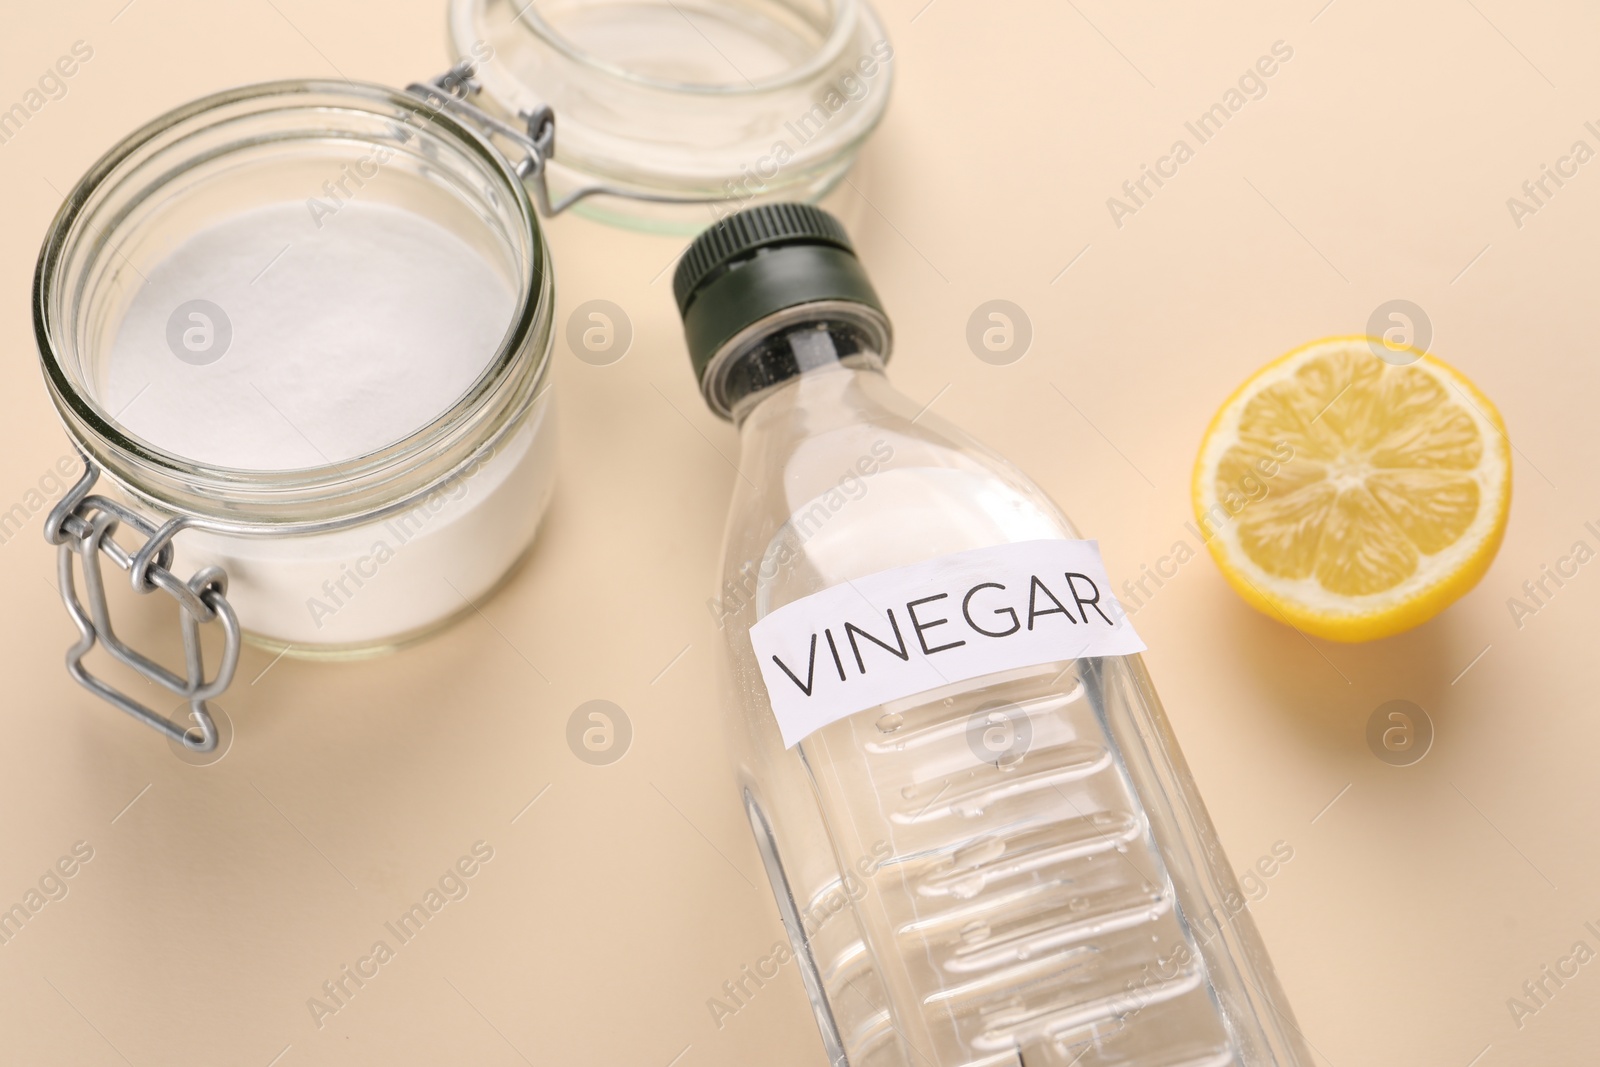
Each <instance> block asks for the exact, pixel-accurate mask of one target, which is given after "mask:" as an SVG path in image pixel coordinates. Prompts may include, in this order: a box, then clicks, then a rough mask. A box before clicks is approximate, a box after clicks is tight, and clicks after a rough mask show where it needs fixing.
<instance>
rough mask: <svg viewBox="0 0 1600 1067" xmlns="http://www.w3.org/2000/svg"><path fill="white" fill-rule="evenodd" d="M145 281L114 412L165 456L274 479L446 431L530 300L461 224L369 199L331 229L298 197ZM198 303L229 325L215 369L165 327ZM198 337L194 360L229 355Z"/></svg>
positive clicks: (257, 214)
mask: <svg viewBox="0 0 1600 1067" xmlns="http://www.w3.org/2000/svg"><path fill="white" fill-rule="evenodd" d="M147 273H148V281H147V282H146V284H145V285H144V286H143V287H142V288H141V289H140V290H139V291H138V293H137V294H136V295H135V296H134V298H133V300H132V302H131V305H130V307H129V309H128V311H127V314H126V316H125V317H124V319H123V321H122V323H121V326H120V328H119V330H118V333H117V336H116V340H115V342H114V344H113V345H112V348H111V353H110V356H109V359H108V360H107V363H106V365H105V366H104V367H103V368H102V373H103V375H104V384H103V386H102V394H101V397H102V403H103V404H104V406H105V407H106V408H108V409H109V410H110V411H112V412H113V413H117V417H118V420H119V421H120V422H121V423H122V424H123V425H124V426H126V427H127V428H128V429H129V430H130V431H132V432H133V433H134V434H136V435H138V436H140V437H142V438H144V439H145V440H147V441H149V442H151V443H152V444H155V445H157V446H158V447H160V448H163V449H165V450H167V451H169V452H173V453H175V454H177V455H179V456H183V457H185V458H187V459H191V460H198V461H200V462H202V463H208V464H213V465H218V466H226V467H240V468H245V469H249V470H261V471H268V470H294V469H297V468H302V467H314V466H321V465H324V464H328V463H338V462H341V461H343V460H348V459H352V458H354V457H356V456H359V455H362V454H364V453H367V452H371V451H373V450H375V449H378V448H382V447H383V446H385V445H388V444H391V443H393V442H395V441H397V440H399V439H401V438H403V437H406V436H408V435H409V434H411V433H413V432H415V431H416V430H418V429H421V428H422V427H423V426H425V425H427V424H428V423H429V422H432V421H433V420H434V419H435V418H437V417H438V416H439V415H440V414H442V413H443V412H444V411H446V410H447V409H448V408H449V407H450V406H451V405H452V404H454V403H455V401H456V400H458V399H459V398H460V397H461V395H462V394H463V393H465V392H466V390H467V388H468V387H469V386H470V385H471V384H472V382H473V381H474V380H476V378H477V377H478V375H479V374H481V373H482V372H483V369H484V368H485V367H486V366H487V365H488V364H489V362H490V360H491V359H492V358H493V356H494V354H495V351H496V349H497V348H498V347H499V344H500V341H501V339H502V338H503V337H504V335H505V333H506V331H507V330H508V329H509V328H510V324H511V316H512V314H513V312H514V310H515V303H516V297H515V294H514V293H513V292H512V289H511V287H510V285H509V284H508V282H507V281H506V279H505V278H504V277H502V276H501V275H500V274H499V273H498V272H497V271H496V270H495V269H494V268H493V266H492V265H491V264H489V263H488V262H486V261H485V260H484V258H483V256H482V255H481V254H480V253H478V252H477V251H475V250H473V249H472V248H471V247H470V246H469V245H468V244H467V243H466V242H465V241H463V240H462V239H461V238H459V237H457V236H455V235H454V234H453V233H451V232H450V231H449V230H447V229H445V228H444V227H442V226H440V225H438V224H436V223H434V222H432V221H430V220H428V219H426V218H423V217H422V216H420V215H417V214H413V213H411V212H408V211H405V210H402V209H399V208H394V207H390V206H388V205H385V204H378V203H365V202H362V201H359V200H358V201H350V202H347V203H345V205H344V206H343V207H342V208H341V209H340V211H339V212H338V214H336V215H332V216H328V217H325V218H323V220H322V226H321V228H320V229H319V228H318V227H317V226H316V224H315V223H314V222H313V220H312V218H311V215H310V213H309V212H308V211H307V210H306V206H305V204H304V203H303V202H300V201H294V202H285V203H280V204H269V205H267V206H265V207H261V208H257V209H255V210H252V211H248V212H243V213H241V214H239V215H236V216H234V217H232V218H229V219H227V220H226V221H224V222H221V223H219V224H217V225H215V226H212V227H210V228H208V229H205V230H202V231H200V232H199V233H197V234H195V235H194V236H193V237H191V238H189V239H188V240H187V241H185V242H184V243H183V244H181V245H179V246H178V247H177V248H176V249H174V250H173V252H172V253H171V254H170V255H169V256H168V257H167V258H165V259H163V260H162V261H161V262H160V263H158V264H157V265H156V267H155V268H154V269H151V270H149V271H148V272H147ZM194 300H206V301H209V302H211V303H212V304H214V305H216V306H217V307H218V308H220V309H221V310H222V312H223V314H224V315H225V316H226V320H227V324H228V325H229V326H231V332H232V339H231V342H230V343H229V345H228V348H227V349H226V351H225V352H223V354H222V355H221V356H220V357H218V358H216V359H215V360H214V361H213V362H207V363H200V364H196V363H194V362H190V361H186V360H185V359H183V358H179V356H178V355H177V354H175V353H174V351H173V349H172V347H171V346H170V345H169V340H168V324H169V320H171V319H172V317H173V314H174V312H176V311H178V310H179V309H180V308H181V307H182V306H183V305H185V304H187V303H189V302H190V301H194ZM183 322H184V324H185V325H187V326H190V327H194V328H196V329H199V330H202V331H203V330H204V329H205V324H204V323H203V322H201V321H200V320H190V319H188V318H187V316H184V317H183ZM210 325H211V328H212V329H213V330H214V331H217V332H214V333H213V334H212V335H211V344H212V345H215V344H216V343H217V338H219V337H220V336H221V333H220V329H221V327H220V326H219V324H217V323H212V324H210ZM191 337H192V339H193V341H194V342H195V344H196V345H197V346H198V348H199V349H200V351H198V352H193V353H192V354H191V357H192V358H195V359H204V358H206V356H207V355H209V354H212V353H214V352H215V348H212V349H211V351H210V352H207V351H206V350H205V349H206V347H207V346H206V343H205V342H206V336H205V335H204V333H196V334H193V335H191Z"/></svg>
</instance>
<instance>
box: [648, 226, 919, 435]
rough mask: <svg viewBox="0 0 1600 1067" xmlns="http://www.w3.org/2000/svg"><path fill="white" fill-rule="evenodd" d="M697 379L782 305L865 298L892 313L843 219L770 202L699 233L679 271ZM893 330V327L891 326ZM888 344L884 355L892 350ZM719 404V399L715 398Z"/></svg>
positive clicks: (675, 282) (677, 289)
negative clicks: (726, 348)
mask: <svg viewBox="0 0 1600 1067" xmlns="http://www.w3.org/2000/svg"><path fill="white" fill-rule="evenodd" d="M672 289H673V295H674V296H676V297H677V300H678V311H679V313H680V314H681V315H682V316H683V332H684V337H685V339H686V340H687V341H688V344H689V359H690V362H691V363H692V364H693V365H694V372H695V377H696V379H697V380H698V381H699V382H700V388H701V391H702V393H704V394H705V395H706V396H707V398H708V400H710V399H711V398H712V396H713V395H714V390H710V389H708V388H707V384H708V383H707V381H706V376H707V374H708V372H710V371H711V369H712V362H713V358H714V357H715V356H716V355H717V354H718V353H719V352H721V351H722V349H723V348H724V346H726V345H727V344H728V342H729V341H731V340H733V339H734V338H735V337H737V336H738V335H739V334H740V333H741V332H743V331H744V330H746V329H747V328H749V327H750V326H752V325H754V324H755V323H757V322H760V321H761V320H763V319H765V318H767V317H768V316H769V315H772V314H773V313H775V312H778V311H783V310H785V309H787V308H792V307H796V306H798V305H801V304H812V303H817V302H820V301H831V302H844V303H847V304H856V305H865V307H867V308H870V309H871V311H872V313H874V314H873V316H872V317H873V318H875V319H878V320H881V321H883V322H884V323H885V325H886V324H887V320H888V317H887V315H886V314H885V312H884V310H883V304H882V303H881V302H880V301H879V300H878V294H877V293H876V292H875V291H874V290H873V288H872V283H871V282H870V281H869V280H868V279H867V272H866V270H865V269H863V267H862V266H861V261H860V260H859V259H857V258H856V254H855V249H854V248H852V247H851V244H850V238H849V236H848V235H847V234H846V233H845V230H844V226H842V225H841V224H840V223H839V220H838V219H836V218H834V217H833V216H832V215H830V214H828V213H827V212H826V211H823V210H821V209H820V208H815V207H812V206H811V205H810V204H786V203H778V204H762V205H761V206H759V207H753V208H749V209H747V210H745V211H740V212H738V213H737V214H734V215H729V216H728V217H727V218H725V219H723V220H722V221H720V222H718V223H717V224H716V225H714V226H712V227H710V228H709V229H707V230H706V231H705V232H703V233H702V234H700V236H699V237H697V238H695V240H694V243H693V244H691V245H690V246H689V249H688V251H686V252H685V253H684V254H683V259H682V260H680V261H679V263H678V269H677V272H676V273H675V274H674V275H673V279H672ZM885 332H886V331H885ZM887 354H888V353H887V352H886V351H885V352H884V353H883V355H885V356H887ZM712 407H713V408H717V409H718V410H719V413H720V414H723V415H726V414H727V412H726V411H721V410H720V408H719V405H718V404H717V403H716V402H715V401H714V400H713V401H712Z"/></svg>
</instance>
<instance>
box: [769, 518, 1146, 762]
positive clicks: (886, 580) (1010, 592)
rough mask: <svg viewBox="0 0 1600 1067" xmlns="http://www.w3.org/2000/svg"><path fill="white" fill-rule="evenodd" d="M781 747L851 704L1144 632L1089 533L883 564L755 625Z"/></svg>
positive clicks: (1110, 649) (1125, 649)
mask: <svg viewBox="0 0 1600 1067" xmlns="http://www.w3.org/2000/svg"><path fill="white" fill-rule="evenodd" d="M750 640H751V643H752V644H753V645H754V646H755V651H756V658H757V659H758V660H759V661H760V663H761V677H762V678H763V680H765V681H766V683H767V695H768V696H769V697H770V698H771V701H772V711H773V714H775V715H776V716H777V718H778V728H779V730H780V731H781V732H782V733H783V743H784V746H785V747H786V748H793V747H794V746H795V745H796V744H798V743H799V742H800V741H802V740H804V739H805V738H806V737H807V736H808V735H809V734H811V733H812V732H813V731H816V730H820V729H822V727H824V726H826V725H828V724H829V723H831V722H836V721H838V720H839V719H842V718H844V717H845V716H847V715H854V714H855V713H856V712H858V711H863V710H865V709H867V708H871V707H876V706H877V705H879V704H883V703H885V702H887V701H890V700H898V699H900V698H902V697H908V696H913V695H915V694H917V693H924V692H927V691H928V690H930V689H937V688H939V687H940V686H943V685H949V684H951V683H952V682H963V681H966V680H967V679H969V678H978V677H981V676H983V675H985V674H993V673H995V672H996V671H1005V670H1013V669H1015V668H1018V667H1031V666H1034V665H1036V664H1039V663H1050V662H1053V661H1055V660H1068V659H1077V658H1079V657H1081V656H1125V655H1129V654H1130V653H1134V652H1142V651H1144V648H1145V645H1144V642H1143V641H1141V640H1139V635H1138V634H1136V633H1134V632H1133V625H1132V623H1130V622H1129V621H1128V618H1127V616H1126V614H1124V613H1123V610H1122V606H1121V605H1120V604H1118V603H1117V602H1116V599H1115V598H1114V597H1112V595H1111V581H1110V579H1109V578H1107V577H1106V570H1105V565H1104V564H1103V563H1101V561H1100V545H1099V543H1098V542H1095V541H1061V540H1052V541H1023V542H1020V543H1018V544H1010V545H997V546H995V547H993V548H979V549H973V550H972V551H969V552H957V553H955V554H953V555H949V556H941V557H939V558H938V559H934V560H929V561H928V562H926V563H916V564H912V565H911V566H909V567H897V568H895V569H894V570H889V571H879V572H878V573H877V574H871V575H868V576H867V577H865V578H857V579H855V580H854V581H848V582H845V583H844V584H842V585H836V586H833V587H832V588H829V589H824V590H823V591H822V592H820V593H813V594H811V595H810V596H808V597H805V598H803V599H801V600H796V601H795V602H794V603H792V604H785V605H784V606H783V607H781V608H779V609H777V610H776V611H774V612H773V613H772V614H770V615H768V616H767V617H766V618H764V619H761V620H760V621H759V622H757V623H756V624H755V625H754V626H752V627H751V628H750Z"/></svg>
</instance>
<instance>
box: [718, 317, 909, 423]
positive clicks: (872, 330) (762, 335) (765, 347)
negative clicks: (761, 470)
mask: <svg viewBox="0 0 1600 1067" xmlns="http://www.w3.org/2000/svg"><path fill="white" fill-rule="evenodd" d="M795 312H798V314H794V313H795ZM769 323H770V328H768V329H765V330H761V329H757V330H756V331H754V332H753V334H752V336H751V337H749V338H748V339H747V340H746V341H745V343H744V344H743V345H742V346H740V347H739V348H737V349H736V350H735V351H733V352H730V354H729V356H728V358H727V362H726V363H725V364H724V367H723V368H722V371H721V373H720V375H719V376H718V379H717V389H718V392H719V394H720V399H721V401H722V403H723V404H724V405H725V406H726V409H727V411H728V412H729V413H730V415H731V417H732V418H733V421H734V424H735V425H738V426H743V425H744V422H745V420H746V419H747V418H749V417H750V416H751V415H752V414H753V413H754V412H755V411H756V409H757V408H760V407H762V406H764V405H766V404H767V403H768V401H770V400H771V399H773V398H774V397H775V396H777V395H778V394H779V393H781V392H785V391H786V390H785V389H784V386H785V385H789V384H794V383H797V382H798V381H799V379H801V378H805V377H815V376H818V375H822V374H836V373H838V372H840V371H870V372H873V373H879V372H881V371H882V370H883V364H884V348H885V347H886V342H887V336H886V331H885V330H884V329H883V328H882V327H881V326H880V324H879V323H878V322H872V321H864V320H863V319H862V318H861V317H860V316H858V315H856V314H854V313H853V309H849V308H836V309H824V308H797V309H791V311H790V312H781V313H779V314H778V315H774V316H772V319H771V320H769ZM758 325H767V324H758ZM883 325H884V326H886V324H883Z"/></svg>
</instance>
